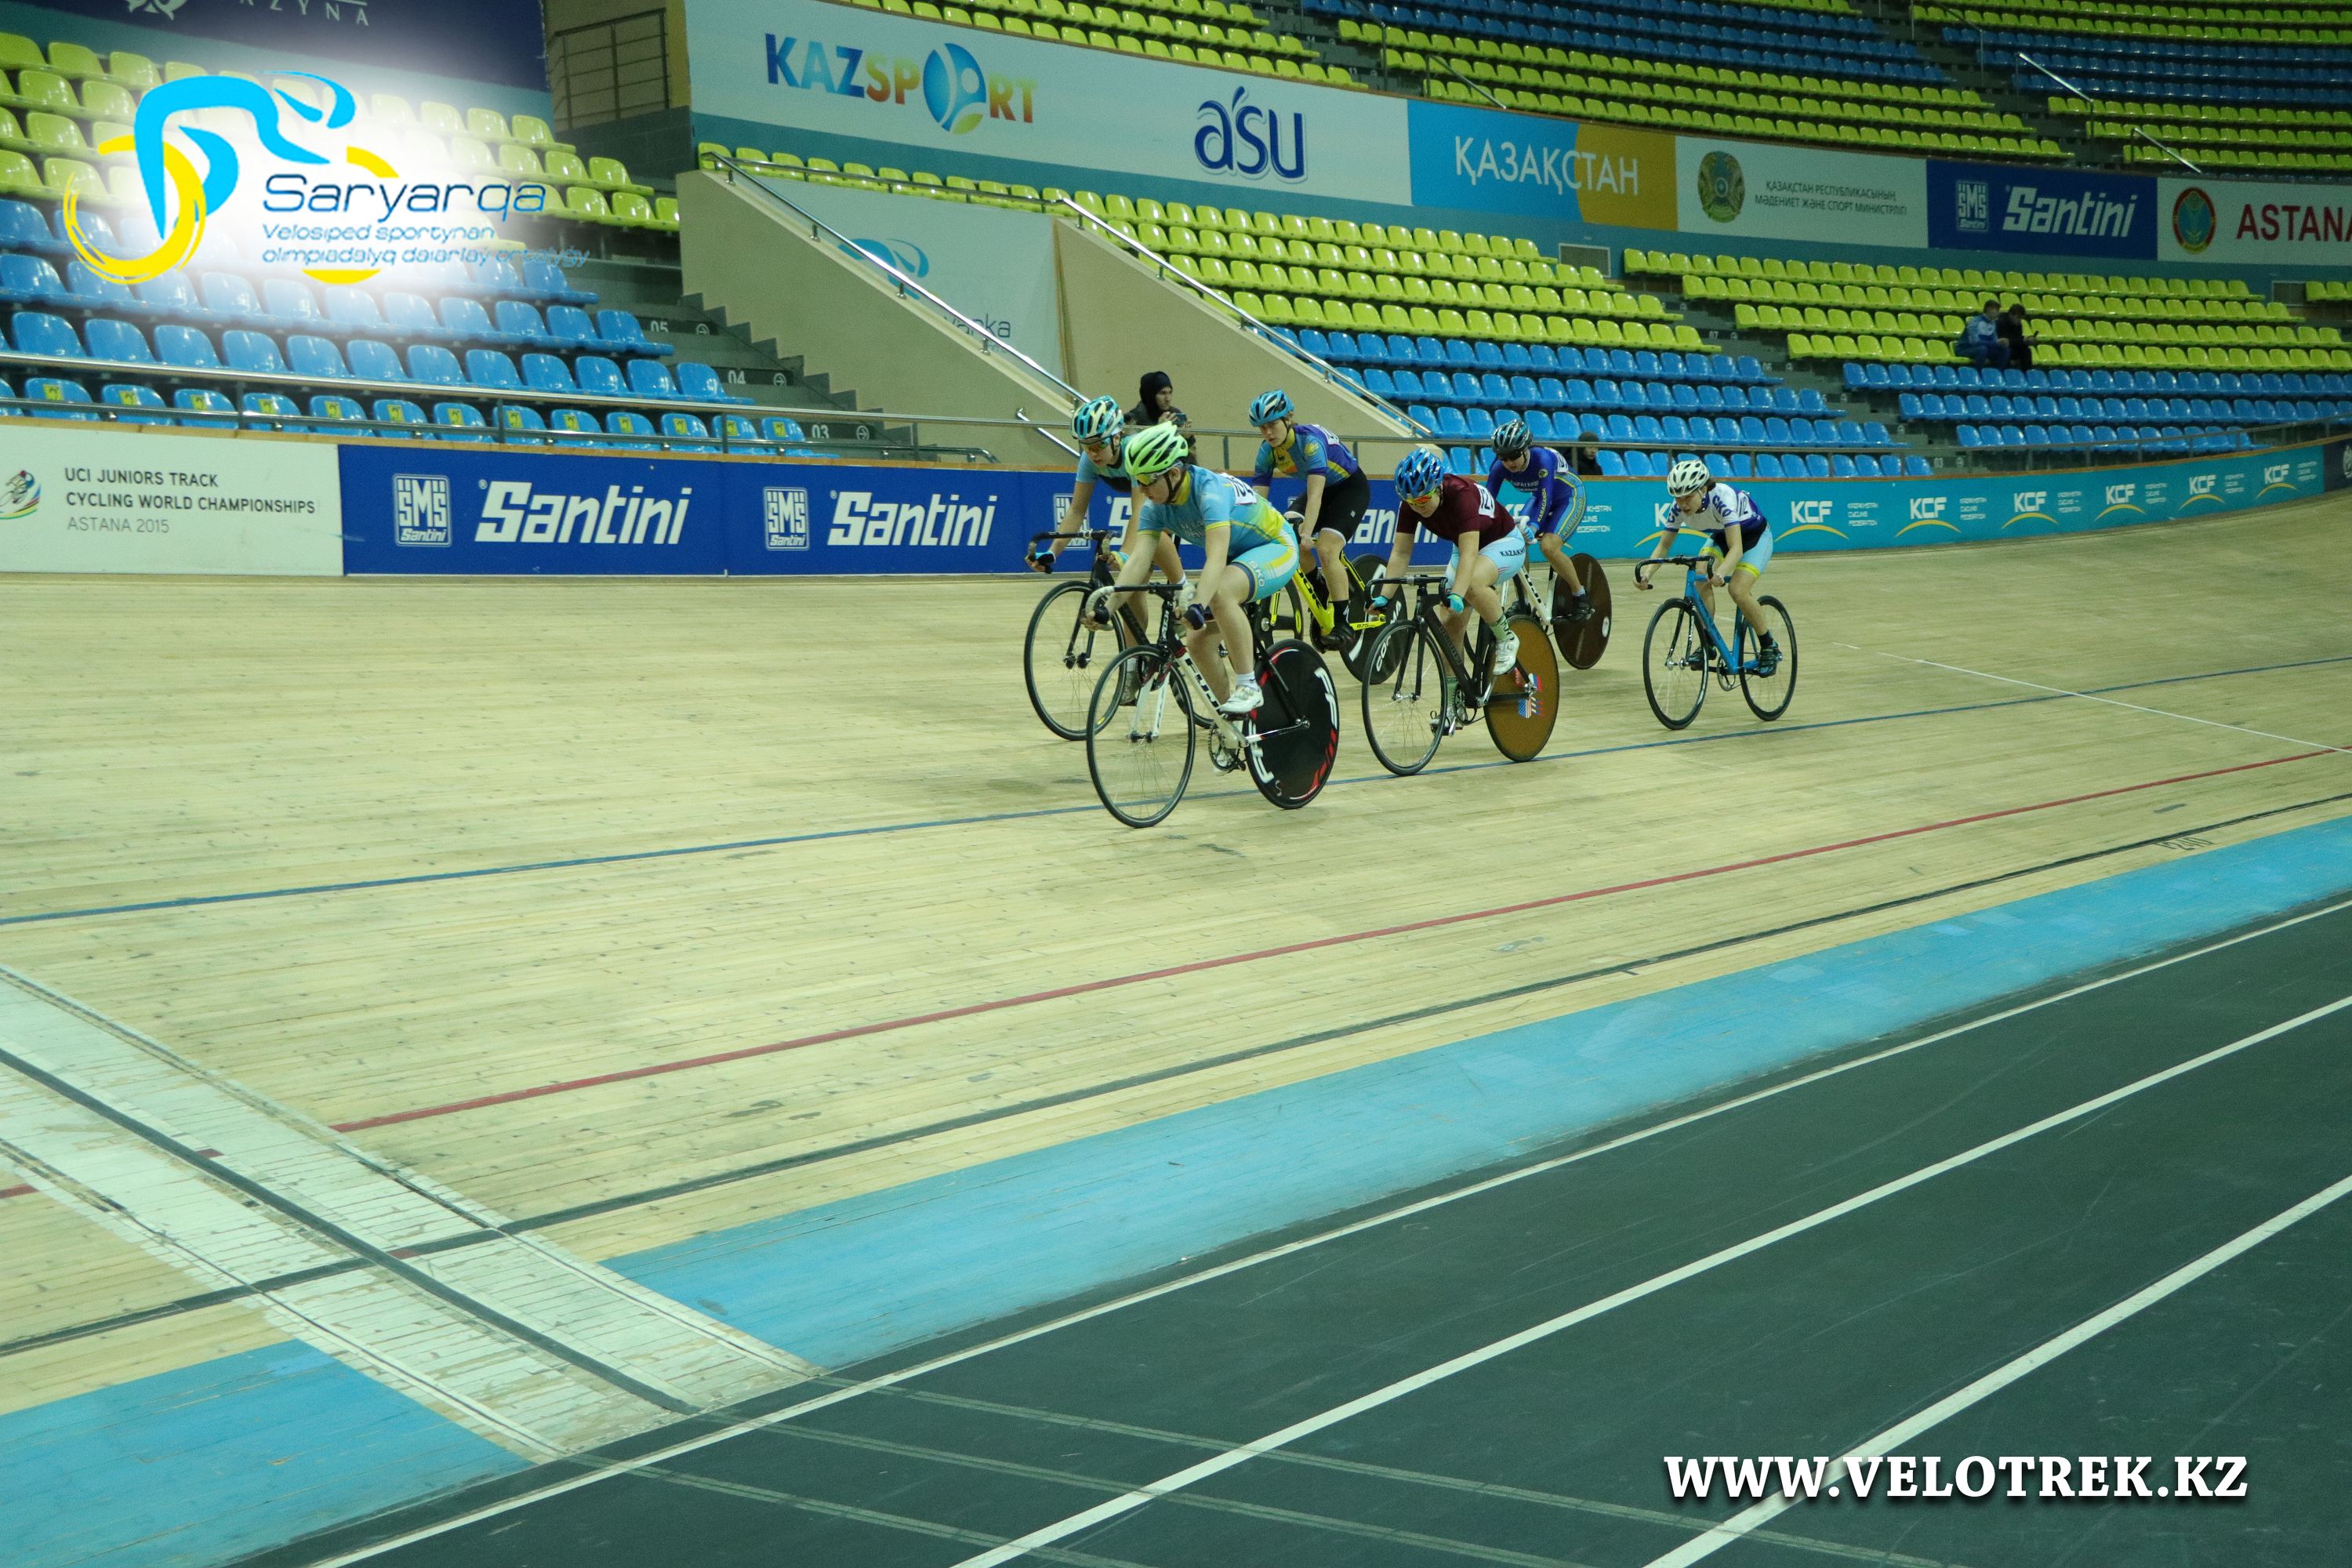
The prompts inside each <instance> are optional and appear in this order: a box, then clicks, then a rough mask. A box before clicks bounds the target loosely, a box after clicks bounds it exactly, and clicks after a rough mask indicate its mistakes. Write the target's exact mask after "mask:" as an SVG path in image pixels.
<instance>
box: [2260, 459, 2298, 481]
mask: <svg viewBox="0 0 2352 1568" xmlns="http://www.w3.org/2000/svg"><path fill="white" fill-rule="evenodd" d="M2293 472H2294V466H2293V465H2292V464H2288V463H2273V464H2272V465H2271V466H2270V467H2269V468H2264V469H2263V483H2264V484H2266V485H2283V484H2284V483H2286V482H2287V476H2288V475H2289V474H2291V473H2293Z"/></svg>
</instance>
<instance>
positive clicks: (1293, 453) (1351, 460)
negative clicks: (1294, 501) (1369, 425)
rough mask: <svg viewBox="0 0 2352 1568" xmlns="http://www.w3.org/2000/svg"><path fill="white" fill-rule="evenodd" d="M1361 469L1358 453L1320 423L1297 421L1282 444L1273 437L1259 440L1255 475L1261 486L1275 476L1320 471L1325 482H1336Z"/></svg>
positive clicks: (1302, 475)
mask: <svg viewBox="0 0 2352 1568" xmlns="http://www.w3.org/2000/svg"><path fill="white" fill-rule="evenodd" d="M1361 471H1362V470H1361V468H1360V466H1359V465H1358V463H1357V462H1356V455H1355V454H1354V453H1353V452H1350V451H1349V450H1348V448H1347V447H1344V446H1342V445H1340V444H1339V442H1338V441H1337V440H1335V439H1333V438H1332V437H1331V435H1330V434H1329V432H1328V431H1326V430H1324V429H1322V428H1321V427H1319V426H1314V425H1300V424H1297V423H1295V422H1294V423H1293V424H1292V425H1291V426H1290V439H1289V440H1287V441H1286V442H1284V443H1283V444H1282V445H1281V446H1280V447H1276V446H1275V444H1274V443H1273V442H1271V441H1261V442H1259V443H1258V447H1257V472H1256V478H1257V483H1258V486H1259V488H1260V489H1264V488H1265V487H1266V486H1268V485H1271V484H1272V483H1273V482H1274V481H1275V479H1276V476H1279V477H1281V478H1283V479H1292V478H1297V479H1307V478H1308V477H1309V476H1311V475H1315V474H1321V475H1322V476H1323V478H1324V480H1325V482H1326V483H1337V482H1338V481H1339V480H1340V479H1349V478H1351V477H1353V476H1354V475H1356V474H1358V473H1360V472H1361Z"/></svg>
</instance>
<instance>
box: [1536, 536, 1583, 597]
mask: <svg viewBox="0 0 2352 1568" xmlns="http://www.w3.org/2000/svg"><path fill="white" fill-rule="evenodd" d="M1536 542H1537V543H1538V545H1540V546H1542V548H1543V553H1544V559H1545V560H1547V561H1549V562H1550V563H1551V569H1552V570H1553V571H1554V572H1556V573H1558V574H1559V579H1560V581H1561V582H1563V583H1566V584H1568V591H1569V592H1570V593H1571V594H1574V595H1577V596H1578V597H1579V598H1581V597H1583V595H1584V580H1583V579H1582V578H1580V577H1579V576H1578V575H1577V574H1576V566H1575V563H1572V562H1571V561H1570V559H1569V556H1568V551H1567V548H1566V547H1565V546H1563V545H1562V544H1561V543H1560V542H1559V534H1557V533H1538V535H1536Z"/></svg>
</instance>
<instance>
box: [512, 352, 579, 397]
mask: <svg viewBox="0 0 2352 1568" xmlns="http://www.w3.org/2000/svg"><path fill="white" fill-rule="evenodd" d="M522 380H523V384H524V385H525V386H528V387H530V389H531V390H532V391H534V392H547V393H553V394H555V395H558V396H562V397H570V396H572V395H575V394H576V393H578V392H579V390H580V386H579V384H578V383H576V382H574V381H573V380H572V367H571V366H570V365H568V364H565V363H563V362H562V360H560V359H558V358H556V357H555V356H554V355H553V354H541V353H530V354H525V355H523V356H522Z"/></svg>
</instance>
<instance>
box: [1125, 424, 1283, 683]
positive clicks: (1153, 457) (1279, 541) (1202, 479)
mask: <svg viewBox="0 0 2352 1568" xmlns="http://www.w3.org/2000/svg"><path fill="white" fill-rule="evenodd" d="M1123 456H1124V458H1125V461H1126V468H1127V473H1128V478H1129V479H1130V480H1131V481H1132V482H1133V483H1134V485H1135V499H1136V501H1137V503H1138V504H1137V506H1136V523H1135V525H1136V528H1137V529H1138V530H1139V531H1141V532H1143V533H1147V534H1150V535H1153V536H1154V542H1155V543H1157V542H1159V541H1160V540H1164V539H1166V538H1168V537H1169V536H1170V535H1173V536H1174V537H1176V538H1178V539H1181V540H1182V541H1183V542H1185V543H1187V544H1197V545H1200V546H1201V547H1202V549H1203V550H1204V551H1206V552H1207V554H1208V559H1207V560H1206V561H1204V562H1203V563H1202V566H1201V575H1200V579H1199V586H1198V587H1197V588H1196V589H1195V590H1194V594H1193V601H1194V602H1193V604H1192V607H1191V608H1189V609H1188V610H1186V611H1185V613H1184V618H1185V621H1186V623H1187V624H1188V625H1189V626H1191V627H1192V632H1191V634H1190V635H1189V636H1187V637H1185V639H1184V645H1185V647H1187V648H1189V649H1190V650H1191V652H1192V662H1194V663H1195V664H1197V665H1199V666H1200V667H1201V673H1202V675H1204V676H1205V677H1207V678H1208V682H1209V688H1210V689H1211V690H1213V691H1214V692H1215V693H1216V694H1217V708H1218V710H1219V711H1220V712H1223V713H1227V714H1232V715H1234V716H1236V717H1238V716H1239V715H1241V714H1244V713H1247V712H1249V711H1251V710H1253V709H1255V708H1256V707H1257V705H1258V704H1259V702H1260V701H1261V700H1263V693H1262V692H1261V691H1260V689H1259V687H1258V680H1257V674H1256V661H1255V657H1254V654H1253V651H1252V647H1251V643H1250V628H1249V620H1248V617H1247V616H1244V614H1243V611H1242V606H1243V605H1248V604H1255V602H1256V601H1258V600H1260V599H1265V598H1270V597H1272V596H1273V595H1276V594H1277V593H1279V592H1281V591H1282V589H1283V587H1284V586H1285V585H1286V584H1288V583H1289V581H1290V579H1291V577H1292V576H1293V575H1294V574H1297V571H1298V541H1297V538H1296V536H1294V535H1293V534H1292V533H1291V531H1290V525H1289V524H1288V523H1286V522H1285V521H1282V517H1281V515H1280V514H1279V513H1277V512H1276V510H1274V508H1272V507H1270V506H1268V505H1267V504H1266V503H1265V500H1264V498H1262V497H1261V496H1259V494H1258V493H1257V492H1256V491H1255V490H1254V489H1251V488H1250V487H1249V485H1248V484H1247V483H1246V482H1245V481H1244V480H1241V479H1231V478H1228V477H1227V476H1225V475H1223V474H1220V473H1217V472H1215V471H1214V470H1213V469H1210V468H1201V467H1199V466H1198V465H1196V464H1194V463H1193V462H1192V460H1191V458H1190V457H1189V455H1188V452H1187V447H1186V443H1185V439H1184V432H1183V431H1182V430H1181V429H1179V428H1178V427H1177V426H1173V425H1153V426H1147V427H1146V428H1144V429H1141V430H1138V431H1137V432H1136V433H1135V434H1134V435H1132V436H1129V437H1128V438H1127V446H1126V447H1125V450H1124V453H1123ZM1151 559H1152V556H1151V554H1150V553H1149V552H1135V553H1130V554H1129V556H1128V558H1127V563H1126V564H1125V565H1124V566H1122V567H1120V568H1119V574H1118V583H1117V584H1116V585H1115V586H1113V587H1109V588H1098V589H1097V590H1096V591H1095V597H1094V600H1093V602H1092V604H1091V605H1089V610H1090V612H1091V613H1092V614H1093V615H1094V616H1095V618H1096V619H1097V621H1099V620H1101V619H1103V618H1104V617H1105V616H1106V614H1107V608H1106V606H1105V605H1104V603H1103V601H1104V600H1105V599H1107V598H1108V597H1109V596H1110V595H1113V594H1115V593H1117V592H1118V590H1120V589H1126V588H1132V587H1134V586H1135V585H1136V584H1138V583H1140V582H1141V581H1143V577H1144V574H1145V573H1146V572H1148V571H1149V570H1150V565H1149V563H1150V560H1151ZM1220 637H1222V638H1223V640H1224V645H1225V647H1226V649H1227V650H1228V651H1229V653H1234V654H1238V655H1240V658H1238V659H1236V660H1235V668H1234V672H1233V673H1230V674H1229V673H1228V671H1227V669H1226V667H1225V660H1224V659H1223V658H1210V657H1209V653H1210V651H1211V647H1212V645H1213V643H1214V642H1215V641H1216V640H1217V639H1218V638H1220Z"/></svg>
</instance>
